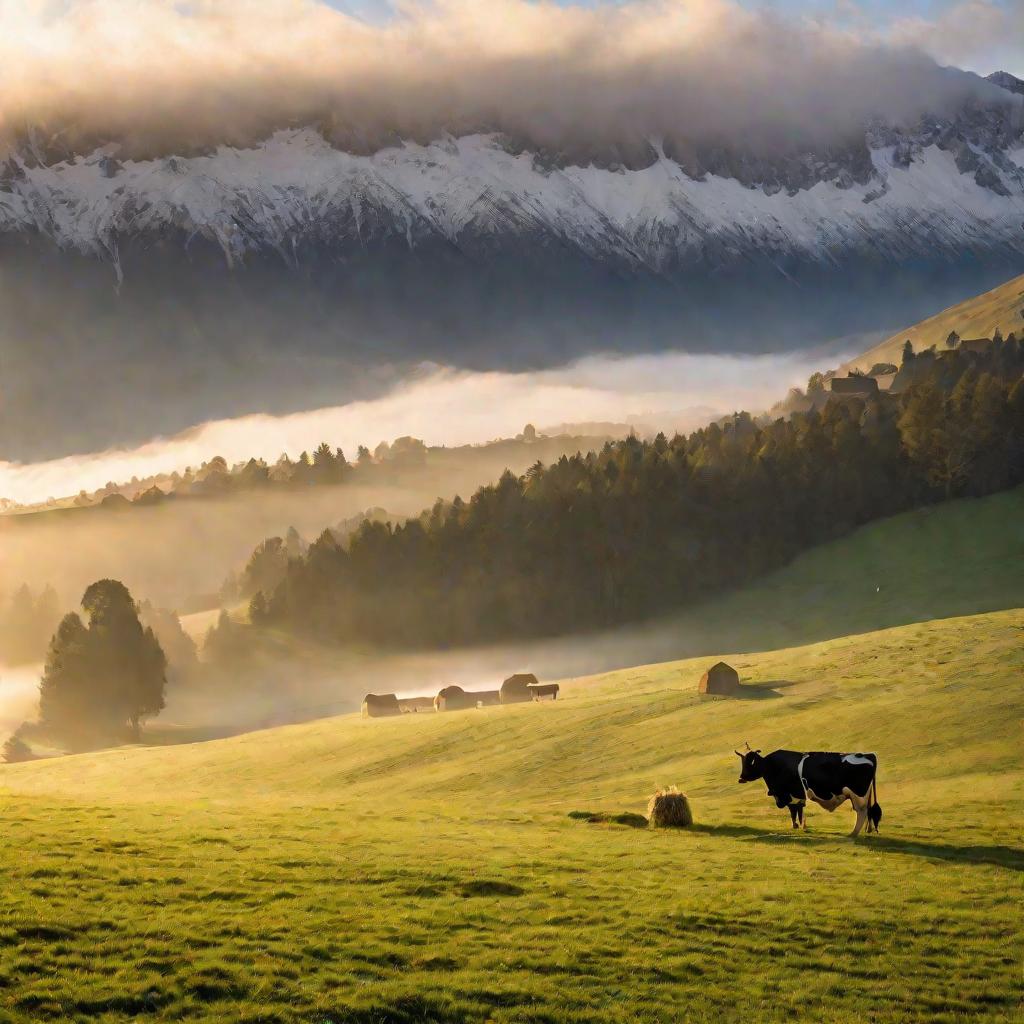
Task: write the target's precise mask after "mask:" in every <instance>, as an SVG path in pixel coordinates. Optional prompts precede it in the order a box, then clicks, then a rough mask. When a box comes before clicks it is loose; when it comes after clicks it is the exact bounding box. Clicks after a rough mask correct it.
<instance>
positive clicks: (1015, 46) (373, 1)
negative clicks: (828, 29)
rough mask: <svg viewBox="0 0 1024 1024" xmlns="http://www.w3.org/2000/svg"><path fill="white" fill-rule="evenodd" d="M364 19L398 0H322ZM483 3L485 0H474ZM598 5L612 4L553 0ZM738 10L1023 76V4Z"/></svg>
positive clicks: (935, 1) (794, 2) (859, 2)
mask: <svg viewBox="0 0 1024 1024" xmlns="http://www.w3.org/2000/svg"><path fill="white" fill-rule="evenodd" d="M322 2H324V3H327V4H328V6H331V7H335V8H337V9H338V10H342V11H345V12H346V13H349V14H354V15H356V16H357V17H360V18H364V19H366V20H368V21H382V20H386V19H387V18H389V17H391V16H393V15H394V12H395V10H396V9H400V8H401V6H402V0H322ZM480 2H481V3H486V0H480ZM554 2H555V3H557V4H558V5H559V6H563V7H568V6H582V7H598V6H601V5H602V4H606V3H616V2H618V0H554ZM741 2H742V3H743V5H744V6H746V7H750V8H760V9H763V10H770V11H775V12H778V13H779V14H782V15H784V16H786V17H793V18H801V19H812V20H818V21H824V22H826V23H829V24H832V25H837V26H840V27H843V28H848V29H849V30H851V31H854V32H859V33H875V34H878V35H881V36H883V37H885V38H889V39H895V40H896V41H899V42H901V43H906V44H910V45H916V46H920V47H921V48H922V49H924V50H926V51H928V52H929V53H931V54H932V55H933V56H935V57H936V58H937V59H939V60H940V61H942V62H943V63H950V64H955V65H957V66H958V67H962V68H965V69H966V70H968V71H975V72H977V73H978V74H983V75H987V74H989V73H990V72H992V71H1009V72H1010V73H1011V74H1015V75H1018V76H1021V77H1024V0H741Z"/></svg>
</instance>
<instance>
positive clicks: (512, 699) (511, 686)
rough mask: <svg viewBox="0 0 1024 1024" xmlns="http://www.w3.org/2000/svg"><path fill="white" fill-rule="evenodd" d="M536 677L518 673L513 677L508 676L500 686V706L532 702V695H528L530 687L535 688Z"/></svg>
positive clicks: (526, 673)
mask: <svg viewBox="0 0 1024 1024" xmlns="http://www.w3.org/2000/svg"><path fill="white" fill-rule="evenodd" d="M536 685H538V684H537V677H536V676H535V675H533V674H532V673H530V672H519V673H517V674H516V675H514V676H509V677H508V679H506V680H505V682H503V683H502V684H501V690H500V691H499V693H500V694H501V703H502V704H523V703H525V702H526V701H530V700H533V694H532V693H530V687H531V686H536Z"/></svg>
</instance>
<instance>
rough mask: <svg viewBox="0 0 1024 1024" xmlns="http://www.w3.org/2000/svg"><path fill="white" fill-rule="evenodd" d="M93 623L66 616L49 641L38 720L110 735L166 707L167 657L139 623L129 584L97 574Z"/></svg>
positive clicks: (79, 732) (86, 603) (89, 603)
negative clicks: (102, 578)
mask: <svg viewBox="0 0 1024 1024" xmlns="http://www.w3.org/2000/svg"><path fill="white" fill-rule="evenodd" d="M82 608H83V610H84V611H85V613H86V615H87V616H88V620H89V624H88V627H86V625H85V624H84V623H83V621H82V619H81V618H80V617H79V616H78V615H77V614H75V613H74V612H72V613H70V614H68V615H65V616H64V618H63V620H62V621H61V623H60V625H59V626H58V627H57V632H56V634H55V635H54V637H53V640H52V641H51V643H50V650H49V653H48V654H47V659H46V665H45V668H44V671H43V677H42V680H41V682H40V686H39V711H40V718H41V720H42V721H43V723H44V724H45V725H47V726H48V727H51V728H53V729H54V730H55V731H56V732H58V733H61V734H66V735H69V736H72V737H82V736H83V735H90V734H91V735H92V736H102V737H106V738H110V737H112V736H114V735H116V734H117V733H118V732H119V731H121V730H123V729H124V728H125V727H127V728H128V729H129V730H130V733H131V736H132V737H133V738H135V739H137V738H138V735H139V728H140V724H141V722H142V719H143V718H145V717H147V716H149V715H155V714H158V713H159V712H160V711H161V710H162V709H163V707H164V690H165V688H166V684H167V680H166V669H167V659H166V658H165V656H164V652H163V650H162V649H161V647H160V644H159V642H158V641H157V639H156V636H155V635H154V633H153V630H152V629H148V628H145V627H143V625H142V623H141V622H140V621H139V616H138V611H137V609H136V607H135V602H134V601H133V600H132V597H131V594H130V593H129V592H128V588H127V587H125V586H124V584H123V583H120V582H118V581H117V580H98V581H97V582H96V583H93V584H91V585H90V586H89V587H88V589H87V590H86V592H85V594H84V595H83V597H82Z"/></svg>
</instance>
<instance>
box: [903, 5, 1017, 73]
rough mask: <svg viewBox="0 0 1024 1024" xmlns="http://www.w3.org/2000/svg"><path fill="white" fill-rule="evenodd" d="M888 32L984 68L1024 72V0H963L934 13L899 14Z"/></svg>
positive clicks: (951, 60) (962, 63) (951, 59)
mask: <svg viewBox="0 0 1024 1024" xmlns="http://www.w3.org/2000/svg"><path fill="white" fill-rule="evenodd" d="M887 36H888V39H889V40H890V41H891V42H892V43H893V44H894V45H897V46H917V47H920V48H921V49H922V50H925V51H927V52H928V53H930V54H933V55H934V56H935V57H936V58H937V59H939V60H941V61H945V62H949V63H953V64H957V65H959V66H962V67H969V68H971V69H973V70H976V71H978V72H979V73H982V74H984V73H987V72H990V71H996V70H1004V71H1009V72H1010V73H1011V74H1017V75H1024V0H1001V2H996V0H963V2H961V3H954V4H953V5H952V6H950V7H948V8H946V9H945V10H943V11H941V12H940V13H939V14H938V16H937V17H935V18H933V19H928V18H921V17H908V18H897V19H895V20H894V21H893V23H892V25H891V26H890V27H889V29H888V32H887Z"/></svg>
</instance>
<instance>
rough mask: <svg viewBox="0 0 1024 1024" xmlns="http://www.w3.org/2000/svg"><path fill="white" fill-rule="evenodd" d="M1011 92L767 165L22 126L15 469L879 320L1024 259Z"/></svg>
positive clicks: (711, 156)
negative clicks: (154, 139) (211, 426)
mask: <svg viewBox="0 0 1024 1024" xmlns="http://www.w3.org/2000/svg"><path fill="white" fill-rule="evenodd" d="M1022 92H1024V83H1022V82H1021V81H1020V80H1019V79H1016V78H1014V77H1013V76H1011V75H1008V74H1005V73H999V74H997V75H994V76H992V79H991V84H990V85H989V86H987V87H986V91H985V92H984V99H983V100H979V99H978V98H977V97H972V98H971V99H969V100H965V101H964V103H963V105H962V106H961V107H960V108H959V110H957V111H955V112H954V113H952V114H950V113H948V112H946V113H944V114H943V115H942V116H938V115H936V116H934V117H923V118H921V119H920V120H919V121H918V122H917V123H915V124H913V125H911V126H902V127H897V126H893V125H891V124H886V123H885V122H884V121H883V120H876V121H872V122H871V123H868V124H865V125H864V127H863V133H862V134H861V135H858V136H857V137H855V138H851V139H849V140H847V141H846V142H844V143H843V144H841V145H839V144H835V143H832V144H829V145H822V146H821V147H819V148H818V149H817V150H814V151H787V150H786V149H785V148H784V146H782V145H780V147H779V150H778V153H777V154H776V155H775V156H769V155H765V153H764V151H763V149H759V150H757V151H755V150H753V149H745V148H744V147H743V145H742V144H736V143H734V144H732V145H730V146H728V147H726V146H722V147H717V148H716V147H709V146H707V145H704V146H703V147H701V148H694V149H686V148H685V147H684V146H682V145H680V144H679V143H678V142H673V143H671V144H669V143H664V142H661V141H658V140H651V142H650V143H649V144H648V145H647V146H646V147H639V148H637V147H635V146H634V147H632V148H631V149H630V150H629V151H628V152H625V151H620V150H615V149H606V150H605V151H602V152H600V153H591V154H589V155H588V157H587V162H584V161H583V159H581V158H580V156H579V154H573V153H571V152H558V153H553V152H545V151H541V150H536V149H535V150H527V149H524V148H523V147H522V146H521V145H517V144H516V142H515V140H513V139H510V138H509V137H507V136H506V135H502V134H499V133H495V132H488V131H484V130H481V131H480V132H479V133H477V134H472V135H463V136H461V137H457V138H456V137H445V138H440V139H437V140H435V141H433V142H429V143H412V142H407V141H406V142H402V141H396V142H395V143H394V144H389V145H387V146H385V147H384V148H381V149H378V150H376V151H375V152H370V153H355V152H346V151H343V150H341V149H338V148H335V147H334V146H333V145H332V144H331V143H330V142H328V141H327V138H326V137H325V134H324V133H323V132H322V131H321V130H320V129H319V128H318V127H315V126H293V127H290V128H285V129H281V130H279V131H276V132H274V133H273V134H271V135H270V136H269V137H268V138H266V139H264V140H262V141H261V142H258V143H255V144H253V145H252V146H251V147H248V148H244V149H242V148H232V147H228V146H219V147H217V148H215V149H212V150H208V151H204V152H183V153H182V154H175V153H171V154H161V155H154V156H152V157H151V158H143V157H137V158H131V159H129V158H127V157H125V156H123V155H122V152H121V147H120V146H119V144H117V143H107V144H100V143H97V145H96V146H95V148H92V149H91V150H90V151H89V152H80V153H67V152H64V151H62V150H61V148H60V145H59V140H57V141H55V140H54V139H53V138H50V137H45V136H44V134H43V133H41V132H33V131H26V132H25V133H24V135H23V137H22V138H21V141H20V143H19V144H18V146H17V147H16V148H15V149H14V150H13V151H12V152H11V153H10V154H9V155H8V157H7V159H6V160H5V162H4V163H3V164H2V165H0V332H2V333H0V337H3V338H4V341H3V343H2V346H3V347H2V348H0V355H2V363H0V396H2V401H0V459H2V458H8V459H31V458H36V457H44V456H52V455H57V454H64V453H67V452H70V451H74V450H90V449H94V448H95V447H98V446H103V445H107V444H111V443H116V442H127V441H131V440H141V439H144V438H146V437H150V436H153V435H154V434H155V433H167V432H170V431H174V430H180V429H183V428H185V427H188V426H190V425H191V424H194V423H196V422H199V421H201V420H203V419H205V418H208V417H210V416H212V415H219V416H225V415H237V414H240V413H244V412H249V411H253V410H257V409H259V410H265V411H271V412H285V411H291V410H294V409H297V408H309V407H311V406H313V405H318V404H331V403H336V402H339V401H345V400H349V399H352V398H357V397H365V396H369V395H371V394H374V393H377V392H379V391H380V390H381V389H382V388H384V387H387V386H388V384H389V383H390V382H391V381H393V380H394V379H396V377H397V376H400V375H401V374H403V373H406V372H408V370H409V368H410V367H413V366H415V365H416V364H417V363H421V362H423V361H433V362H440V363H445V364H449V365H457V366H463V367H470V368H477V369H492V368H514V369H521V368H529V367H534V366H540V365H554V364H558V363H563V362H566V361H568V360H571V359H573V358H575V357H578V356H580V355H583V354H586V353H588V352H592V351H608V350H611V351H638V350H640V351H652V350H659V349H670V348H684V349H690V350H696V351H736V352H759V351H779V350H790V349H794V348H799V347H801V346H804V345H807V344H811V343H814V342H822V341H825V340H829V339H834V338H837V337H840V336H844V335H847V336H848V335H851V334H856V333H858V332H872V331H876V332H881V331H882V330H884V329H885V328H892V327H894V326H896V325H897V324H899V323H900V322H907V321H909V320H912V319H916V318H917V317H919V316H921V315H923V314H924V313H925V312H927V311H929V310H931V309H934V308H935V307H936V306H943V305H948V304H950V303H951V302H953V301H956V300H959V299H960V298H962V297H964V296H965V295H967V294H971V293H974V292H977V291H980V290H982V289H984V288H985V287H991V286H992V285H993V284H995V283H997V282H998V281H1000V280H1004V279H1005V278H1006V277H1007V276H1009V274H1010V273H1012V272H1014V271H1018V272H1019V268H1020V267H1021V265H1022V264H1024V98H1022V96H1021V95H1020V94H1021V93H1022ZM810 296H813V301H809V297H810ZM868 297H870V300H869V301H867V299H868ZM83 382H87V383H88V386H87V387H84V388H83ZM171 395H173V398H174V401H173V402H171V401H165V399H166V398H167V397H169V396H171Z"/></svg>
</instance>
